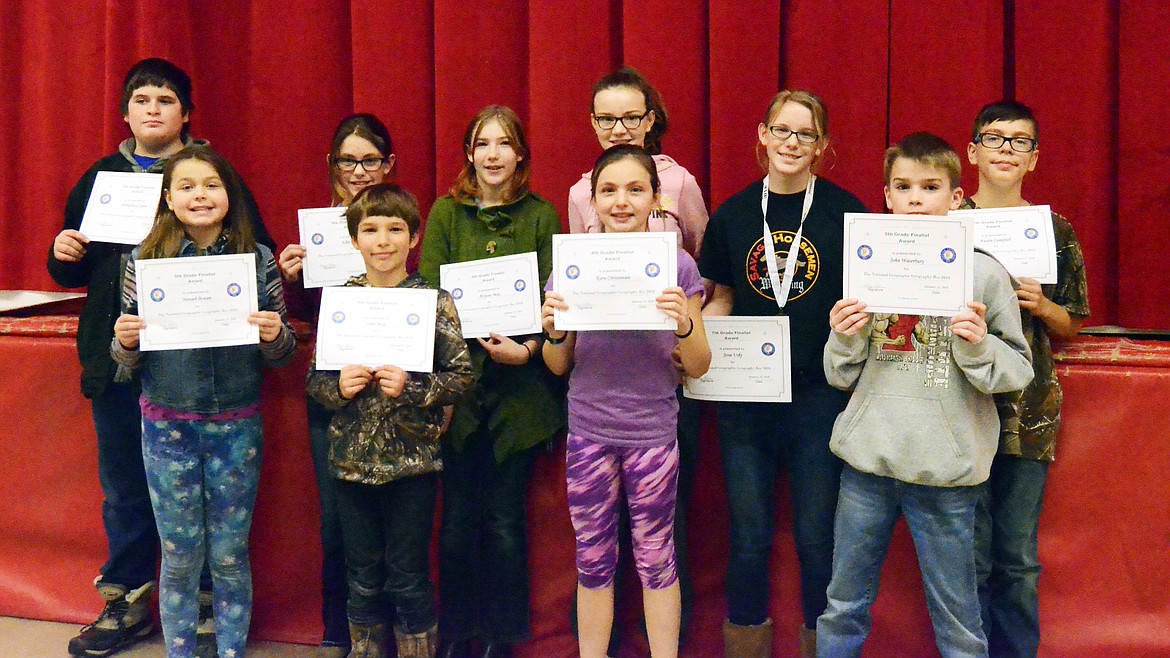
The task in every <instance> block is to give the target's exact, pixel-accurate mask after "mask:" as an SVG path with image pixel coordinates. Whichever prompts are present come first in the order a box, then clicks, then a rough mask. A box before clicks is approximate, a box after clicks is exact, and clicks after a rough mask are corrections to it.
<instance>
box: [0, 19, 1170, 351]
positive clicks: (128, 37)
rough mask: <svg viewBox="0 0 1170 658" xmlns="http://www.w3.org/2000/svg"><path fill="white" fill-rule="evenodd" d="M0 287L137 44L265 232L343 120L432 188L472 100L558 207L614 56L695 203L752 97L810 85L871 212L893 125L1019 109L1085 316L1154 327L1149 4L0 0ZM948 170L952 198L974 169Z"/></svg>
mask: <svg viewBox="0 0 1170 658" xmlns="http://www.w3.org/2000/svg"><path fill="white" fill-rule="evenodd" d="M0 3H2V4H0V12H2V13H0V19H2V20H3V24H4V26H5V29H4V38H3V40H2V41H0V69H2V70H3V71H4V75H3V77H2V78H0V94H2V97H3V98H4V102H3V103H2V104H0V161H2V164H0V194H2V195H3V203H0V239H2V240H3V243H4V245H5V246H4V250H3V253H4V255H5V258H4V259H3V260H2V261H0V288H42V289H54V287H53V284H52V282H51V281H50V279H49V277H48V275H47V273H46V272H45V269H44V258H45V255H46V252H47V249H48V246H49V244H50V243H51V241H52V239H53V236H54V235H55V234H56V233H57V231H58V230H59V229H60V223H61V208H62V206H63V203H64V198H65V195H66V194H67V192H68V190H69V189H70V187H71V186H72V185H73V183H74V182H75V181H76V180H77V178H78V177H79V176H80V175H81V173H82V172H83V171H84V170H85V168H86V167H88V166H89V165H90V164H91V163H93V161H94V160H96V159H97V158H99V157H101V156H102V155H105V154H107V153H109V152H110V151H112V150H113V149H114V147H115V146H116V145H117V143H118V141H119V140H121V139H122V138H123V137H125V136H126V135H127V131H126V128H125V126H124V124H123V122H122V121H121V117H120V116H119V114H118V111H117V105H118V100H119V94H120V90H119V89H118V86H119V84H120V82H121V78H122V76H123V75H124V73H125V71H126V69H127V68H128V67H129V66H130V65H131V64H133V63H134V62H135V61H137V60H138V59H140V58H141V57H145V56H150V55H159V56H164V57H168V58H170V59H172V60H174V61H175V62H176V63H178V64H179V65H180V66H182V67H184V68H185V69H186V70H187V71H188V72H189V73H191V75H192V77H193V79H194V81H195V92H194V96H195V104H196V109H195V111H194V113H193V118H192V126H193V132H194V134H195V135H197V136H200V137H204V138H207V139H210V140H211V141H212V143H213V145H214V146H216V148H218V149H220V150H221V151H223V152H224V153H225V154H226V155H227V156H228V157H229V158H230V159H231V160H232V161H233V162H234V163H235V164H236V165H237V166H238V168H239V169H240V171H241V172H242V173H243V175H244V176H245V178H246V180H247V181H248V184H249V185H250V186H251V188H252V189H253V191H254V192H255V194H256V197H257V199H258V200H259V202H260V205H261V208H262V210H263V213H264V216H265V221H266V223H267V224H268V226H269V228H270V230H271V231H272V233H273V234H274V236H275V237H276V238H277V241H278V242H281V243H285V242H288V241H290V240H292V239H294V237H295V235H296V227H295V210H296V209H297V208H298V207H307V206H315V205H319V204H322V203H325V202H326V199H327V195H328V191H327V183H326V171H325V167H324V157H325V153H326V151H327V149H328V141H329V137H330V131H331V130H332V129H333V127H334V126H335V125H336V122H337V121H338V120H339V119H340V118H341V117H342V116H344V115H345V114H348V113H350V112H353V111H372V112H375V113H376V114H378V115H379V116H380V117H382V118H383V119H384V120H385V121H386V123H387V125H388V126H389V127H390V130H391V133H392V134H393V135H394V138H395V143H396V144H395V146H396V151H397V153H398V162H399V180H400V182H402V183H403V184H404V185H406V186H407V187H408V188H409V189H411V190H413V191H414V192H415V193H416V194H417V195H418V197H419V199H420V202H421V203H422V204H423V205H424V210H425V208H426V207H429V204H430V203H431V201H432V200H433V199H434V198H435V196H437V195H439V194H442V193H444V191H445V190H446V189H447V187H448V186H449V185H450V183H451V181H452V179H453V178H454V176H455V173H456V172H457V171H458V169H459V167H460V166H462V158H463V155H462V153H461V149H460V140H461V137H462V133H463V130H464V128H465V126H466V123H467V121H468V120H469V118H470V117H471V116H472V114H474V113H475V112H476V111H477V110H478V109H479V108H480V107H482V106H483V105H486V104H488V103H503V104H507V105H510V106H512V107H513V108H515V109H516V110H517V111H518V112H519V113H520V114H521V116H522V117H524V118H525V119H526V121H527V124H528V132H529V138H530V140H531V143H532V148H533V187H534V189H535V190H536V192H537V193H539V194H541V195H543V196H544V197H546V198H548V199H549V200H550V201H552V202H553V203H554V204H556V205H557V206H558V207H559V208H561V209H562V210H563V208H564V205H565V198H566V193H567V190H568V187H569V186H570V185H571V184H572V183H573V182H574V181H575V180H576V179H577V177H578V176H579V175H580V173H581V172H583V171H585V170H587V169H588V168H589V165H590V164H591V162H592V160H593V158H594V157H595V156H596V155H597V152H598V147H597V144H596V141H595V140H594V138H593V134H592V132H591V130H590V128H589V124H588V111H589V101H590V96H589V94H590V89H591V87H592V85H593V83H594V81H595V80H596V79H597V78H598V77H599V76H600V75H602V74H603V73H604V72H606V71H608V70H610V69H612V68H613V67H615V66H617V65H619V64H621V63H629V64H632V65H634V66H636V67H638V68H640V69H641V70H642V71H643V72H644V73H645V74H646V75H647V76H648V77H649V78H650V80H651V81H652V82H653V83H654V84H655V85H656V86H658V88H659V89H660V90H661V91H662V92H663V94H664V96H665V98H666V101H667V107H668V109H669V110H670V116H671V125H672V127H671V130H670V133H669V134H668V135H667V138H666V140H665V148H666V151H667V152H668V153H669V154H671V155H672V156H674V157H675V158H676V159H677V160H679V161H680V162H681V163H682V164H683V165H685V166H686V167H687V168H689V169H690V170H691V171H692V172H693V173H695V175H696V176H697V177H698V179H699V181H700V184H701V185H702V187H703V189H704V192H705V193H706V195H707V198H708V202H709V203H710V204H711V205H712V206H717V205H718V204H719V203H720V202H722V201H723V200H724V199H726V198H727V197H728V196H729V195H731V194H732V193H734V192H735V191H737V190H738V189H740V188H741V187H743V186H744V185H745V184H747V183H748V182H749V181H751V180H752V179H754V178H756V177H757V176H760V175H761V173H760V171H759V169H758V168H757V166H756V164H755V162H754V158H753V155H752V148H753V143H754V140H755V126H756V124H757V122H758V121H759V120H760V115H761V114H762V113H763V110H764V107H765V105H766V103H767V101H768V99H769V97H770V96H771V95H772V94H773V93H774V92H775V91H776V90H777V89H779V88H782V87H785V86H791V87H803V88H807V89H811V90H813V91H816V92H818V93H820V94H821V95H823V96H824V97H825V99H826V100H827V101H828V103H829V108H830V116H831V128H832V134H833V135H832V136H833V149H832V152H831V153H830V158H829V160H828V162H827V165H826V168H825V170H824V171H823V172H822V173H823V174H824V175H825V176H827V177H829V178H832V179H834V180H836V181H837V182H839V183H841V184H843V185H844V186H845V187H847V188H849V189H851V190H853V191H854V192H855V193H857V194H858V195H859V196H860V197H861V198H862V199H863V200H864V201H865V202H866V203H867V204H869V205H870V206H871V207H872V208H873V209H875V210H877V209H880V208H881V205H882V200H881V153H882V149H883V148H884V147H885V146H887V145H888V144H889V143H890V142H891V141H894V140H897V139H898V138H900V137H901V136H903V135H904V134H906V133H908V132H910V131H913V130H922V129H925V130H932V131H935V132H938V133H939V134H941V135H942V136H944V137H945V138H947V139H948V140H949V141H950V142H951V143H952V144H954V145H955V146H956V148H958V149H959V150H960V151H962V150H963V148H964V147H965V145H966V143H967V142H968V141H969V139H970V137H969V133H970V123H971V120H972V119H973V117H974V114H975V112H976V111H977V110H978V108H979V107H980V106H981V105H982V104H983V103H985V102H988V101H990V100H993V99H995V98H999V97H1000V96H1003V95H1005V93H1006V94H1009V95H1011V94H1014V95H1015V96H1017V97H1018V98H1019V99H1020V100H1023V101H1024V102H1027V103H1029V104H1031V105H1033V106H1034V107H1035V108H1036V109H1037V110H1038V112H1039V116H1040V120H1041V122H1042V126H1043V142H1042V147H1041V156H1042V157H1041V159H1040V163H1039V166H1038V168H1037V171H1036V173H1035V174H1034V175H1033V176H1032V178H1031V179H1030V180H1029V182H1028V184H1027V185H1026V187H1025V194H1026V196H1027V197H1028V198H1029V199H1030V200H1033V201H1035V202H1041V203H1050V204H1051V205H1052V206H1053V207H1054V208H1055V209H1057V210H1058V211H1060V212H1062V213H1063V214H1065V215H1066V216H1067V217H1068V218H1069V219H1070V220H1071V221H1072V222H1073V225H1074V226H1075V227H1076V228H1077V231H1078V234H1079V235H1080V238H1081V241H1082V243H1083V245H1084V248H1085V254H1086V260H1087V261H1088V269H1089V282H1090V292H1091V296H1092V301H1093V308H1094V311H1095V313H1094V316H1093V318H1092V323H1093V324H1102V323H1108V324H1113V323H1120V324H1124V325H1128V326H1133V327H1141V328H1163V329H1166V328H1170V307H1168V306H1167V305H1166V304H1152V303H1150V301H1149V300H1151V299H1158V298H1159V297H1160V296H1162V295H1165V294H1166V293H1170V268H1163V267H1159V266H1158V265H1160V261H1161V260H1162V254H1163V253H1164V252H1165V251H1166V250H1167V249H1168V248H1170V223H1168V222H1165V221H1162V219H1161V214H1162V211H1163V209H1164V208H1166V207H1167V206H1170V183H1168V182H1167V181H1168V180H1170V176H1168V174H1170V160H1168V159H1167V158H1166V155H1165V154H1166V152H1167V149H1168V148H1170V110H1167V109H1166V108H1167V107H1168V106H1167V103H1166V102H1165V101H1166V97H1167V92H1166V91H1165V85H1163V84H1162V82H1161V80H1160V76H1159V75H1157V73H1158V72H1160V71H1161V70H1162V69H1163V68H1164V67H1165V62H1166V61H1168V57H1170V8H1168V7H1166V6H1164V5H1163V4H1161V3H1150V2H1141V1H1123V2H1120V3H1100V2H1095V1H1094V0H1060V1H1057V0H1036V1H1035V2H1027V3H1022V2H1021V3H1017V2H1015V1H1014V0H994V1H993V0H983V1H977V2H970V1H969V0H937V1H936V2H933V3H930V5H929V6H927V5H923V4H922V3H919V2H914V1H913V0H787V1H786V2H777V1H775V0H773V1H766V0H743V1H741V2H736V3H727V2H705V1H703V0H642V1H641V2H632V1H629V2H625V1H623V0H579V1H577V2H572V3H550V2H543V1H540V0H498V1H496V2H491V3H466V2H458V1H456V0H430V1H427V0H395V2H391V3H388V2H375V1H373V0H351V1H350V2H348V3H338V2H333V1H325V0H293V1H291V2H289V1H283V0H282V1H280V2H277V1H276V0H254V1H253V2H250V3H236V2H228V1H226V0H208V1H207V2H200V3H173V2H161V1H159V0H130V1H115V0H106V1H104V2H103V1H100V0H80V1H79V2H76V3H71V4H70V6H69V8H68V9H67V10H62V8H61V6H60V5H59V4H57V3H50V2H46V1H44V0H40V1H35V0H34V1H31V2H29V1H22V0H0ZM964 183H965V185H966V187H967V189H968V191H973V189H974V183H975V179H974V176H973V172H972V171H970V170H969V169H968V171H966V172H965V176H964Z"/></svg>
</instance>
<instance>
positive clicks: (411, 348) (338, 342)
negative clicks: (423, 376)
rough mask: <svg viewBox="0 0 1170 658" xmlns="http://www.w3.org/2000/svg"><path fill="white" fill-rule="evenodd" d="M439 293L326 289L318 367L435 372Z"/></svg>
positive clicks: (318, 345) (388, 289) (322, 311)
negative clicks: (436, 315) (386, 366)
mask: <svg viewBox="0 0 1170 658" xmlns="http://www.w3.org/2000/svg"><path fill="white" fill-rule="evenodd" d="M437 305H438V291H437V290H419V289H415V288H359V287H347V288H325V289H324V290H322V291H321V314H320V316H319V318H318V320H317V369H318V370H341V369H342V367H344V366H347V365H361V366H368V367H371V368H378V367H380V366H384V365H392V366H398V367H399V368H401V369H403V370H409V371H413V372H431V371H432V370H433V369H434V361H435V310H436V308H437Z"/></svg>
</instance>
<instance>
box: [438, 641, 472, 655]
mask: <svg viewBox="0 0 1170 658" xmlns="http://www.w3.org/2000/svg"><path fill="white" fill-rule="evenodd" d="M437 658H471V642H468V641H467V640H463V641H462V642H443V641H440V642H439V653H438V654H437Z"/></svg>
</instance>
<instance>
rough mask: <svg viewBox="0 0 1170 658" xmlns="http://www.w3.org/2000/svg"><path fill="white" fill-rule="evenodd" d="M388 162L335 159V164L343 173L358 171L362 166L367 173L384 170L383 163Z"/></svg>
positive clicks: (370, 159) (374, 159)
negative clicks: (358, 167)
mask: <svg viewBox="0 0 1170 658" xmlns="http://www.w3.org/2000/svg"><path fill="white" fill-rule="evenodd" d="M383 162H386V158H382V157H378V158H362V159H361V160H354V159H353V158H334V159H333V164H335V165H337V168H338V169H340V170H342V171H353V170H354V169H357V166H358V165H359V164H360V165H361V166H362V169H364V170H366V171H377V170H379V169H381V168H382V163H383Z"/></svg>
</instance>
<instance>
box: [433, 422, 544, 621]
mask: <svg viewBox="0 0 1170 658" xmlns="http://www.w3.org/2000/svg"><path fill="white" fill-rule="evenodd" d="M493 446H494V441H493V439H492V437H491V435H490V434H488V433H487V432H483V431H479V432H476V433H474V434H472V435H470V436H468V437H467V440H466V442H465V443H464V446H463V450H462V451H456V450H454V449H453V448H452V447H451V445H450V442H448V441H444V442H443V445H442V447H443V474H442V482H443V524H442V529H441V530H440V532H439V591H440V595H441V596H440V598H439V636H440V637H442V638H444V640H446V641H448V642H462V641H466V640H471V639H474V638H476V637H479V638H481V639H482V640H483V641H485V642H496V643H508V644H515V643H517V642H524V641H526V640H527V639H528V636H529V627H528V537H527V532H526V522H527V517H526V516H525V512H526V507H525V502H524V500H525V490H526V489H527V485H528V474H529V472H530V471H531V470H532V462H533V459H534V456H535V451H536V448H529V449H528V450H524V451H521V452H515V453H512V454H510V455H508V456H507V457H506V458H505V459H504V461H503V463H497V462H496V458H495V454H494V452H493Z"/></svg>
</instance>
